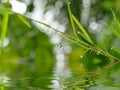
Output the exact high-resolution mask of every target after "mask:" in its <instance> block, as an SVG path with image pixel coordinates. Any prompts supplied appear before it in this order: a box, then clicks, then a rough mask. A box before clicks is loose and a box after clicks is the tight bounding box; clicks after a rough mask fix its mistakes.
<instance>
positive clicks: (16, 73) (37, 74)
mask: <svg viewBox="0 0 120 90" xmlns="http://www.w3.org/2000/svg"><path fill="white" fill-rule="evenodd" d="M42 64H43V63H42ZM42 64H41V63H39V64H37V66H36V64H35V62H34V61H32V62H30V61H29V60H26V59H23V60H21V61H19V60H14V61H12V60H11V61H9V60H8V61H7V60H4V61H2V62H1V63H0V88H1V89H0V90H119V89H120V77H119V75H120V69H118V68H116V69H117V70H114V69H113V68H111V67H109V68H105V69H103V68H98V69H95V70H94V71H91V70H87V69H85V67H84V66H83V65H82V64H81V65H80V63H78V61H74V62H72V63H71V62H70V61H69V62H67V63H66V64H65V65H66V66H63V67H65V68H64V69H61V70H60V69H59V67H58V66H57V65H56V64H57V63H56V62H53V63H51V65H49V64H48V65H42ZM78 64H79V65H78ZM41 65H42V67H41ZM36 67H37V68H36ZM91 67H92V66H91Z"/></svg>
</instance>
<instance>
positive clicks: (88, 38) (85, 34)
mask: <svg viewBox="0 0 120 90" xmlns="http://www.w3.org/2000/svg"><path fill="white" fill-rule="evenodd" d="M72 18H73V20H74V21H75V23H76V24H77V25H78V27H79V29H80V30H81V32H82V33H83V35H84V36H85V38H87V41H88V42H89V43H91V44H93V41H92V40H91V38H90V36H89V35H88V33H87V32H86V30H85V29H84V28H83V26H82V25H81V24H80V22H79V21H78V20H77V19H76V17H75V16H74V15H73V14H72Z"/></svg>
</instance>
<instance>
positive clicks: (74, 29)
mask: <svg viewBox="0 0 120 90" xmlns="http://www.w3.org/2000/svg"><path fill="white" fill-rule="evenodd" d="M67 9H68V13H69V17H70V21H71V25H72V28H73V31H74V35H75V37H76V38H78V36H77V30H76V28H75V24H74V22H73V19H72V12H71V9H70V5H69V2H68V0H67Z"/></svg>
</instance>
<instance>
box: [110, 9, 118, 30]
mask: <svg viewBox="0 0 120 90" xmlns="http://www.w3.org/2000/svg"><path fill="white" fill-rule="evenodd" d="M111 11H112V14H113V17H114V20H115V22H116V25H117V27H118V28H119V31H120V22H119V21H118V19H117V17H116V15H115V13H114V11H113V10H112V9H111Z"/></svg>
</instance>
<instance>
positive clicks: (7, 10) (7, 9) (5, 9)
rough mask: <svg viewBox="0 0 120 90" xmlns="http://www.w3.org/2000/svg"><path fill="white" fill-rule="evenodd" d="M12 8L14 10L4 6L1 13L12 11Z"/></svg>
mask: <svg viewBox="0 0 120 90" xmlns="http://www.w3.org/2000/svg"><path fill="white" fill-rule="evenodd" d="M11 10H12V9H11V8H2V9H0V13H4V12H10V11H11Z"/></svg>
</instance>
